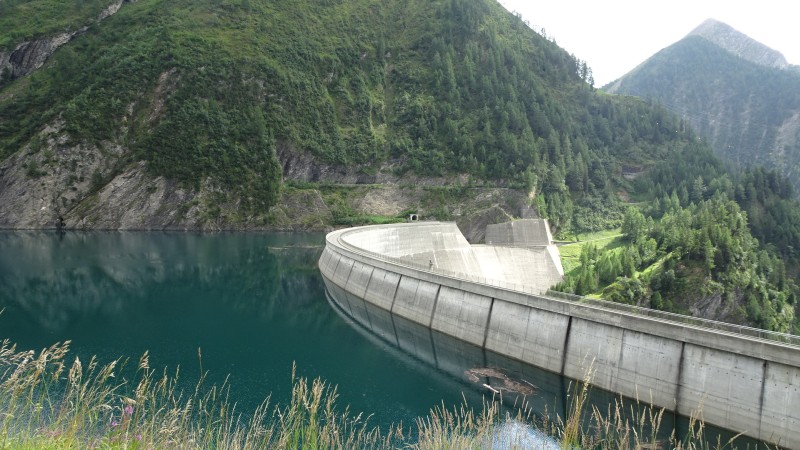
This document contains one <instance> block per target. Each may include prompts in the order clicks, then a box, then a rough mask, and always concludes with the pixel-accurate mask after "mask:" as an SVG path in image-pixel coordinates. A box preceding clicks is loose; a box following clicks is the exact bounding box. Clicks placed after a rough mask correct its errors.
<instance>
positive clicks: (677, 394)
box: [674, 342, 686, 414]
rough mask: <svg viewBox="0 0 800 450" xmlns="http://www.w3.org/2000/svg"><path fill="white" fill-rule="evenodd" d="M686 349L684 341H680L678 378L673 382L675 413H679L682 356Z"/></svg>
mask: <svg viewBox="0 0 800 450" xmlns="http://www.w3.org/2000/svg"><path fill="white" fill-rule="evenodd" d="M685 351H686V342H681V356H680V358H678V380H677V382H676V383H675V410H674V411H675V414H680V398H681V387H682V383H683V380H682V378H683V358H684V353H685Z"/></svg>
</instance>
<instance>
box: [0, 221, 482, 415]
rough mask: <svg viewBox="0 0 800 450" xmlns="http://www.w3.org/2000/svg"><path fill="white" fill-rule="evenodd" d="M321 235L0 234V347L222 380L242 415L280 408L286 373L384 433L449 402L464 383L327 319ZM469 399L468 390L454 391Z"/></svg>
mask: <svg viewBox="0 0 800 450" xmlns="http://www.w3.org/2000/svg"><path fill="white" fill-rule="evenodd" d="M323 242H324V235H323V234H274V233H273V234H256V233H231V234H189V233H153V232H149V233H145V232H91V233H78V232H67V233H65V234H63V235H60V236H59V235H58V234H56V233H55V232H0V287H1V288H0V309H3V308H4V309H5V311H4V312H3V314H2V315H0V339H3V338H8V339H11V340H12V341H13V342H16V343H17V344H18V347H19V348H20V349H28V348H32V349H40V348H43V347H45V346H49V345H51V344H53V343H55V342H59V341H65V340H71V341H72V346H71V347H72V349H73V353H75V354H77V355H79V356H81V357H86V356H90V355H97V356H99V357H100V358H101V359H102V360H104V361H110V360H112V359H115V358H117V357H130V358H131V359H132V360H138V358H139V356H141V355H142V353H144V352H145V351H146V350H149V352H150V355H151V357H150V365H151V366H152V367H163V366H166V367H169V368H171V369H174V368H175V367H177V366H180V368H181V373H182V374H183V375H182V378H183V379H184V380H185V381H186V382H187V383H188V384H193V383H194V382H195V381H196V380H197V376H198V375H199V373H200V368H199V366H200V363H199V361H198V349H201V351H202V367H203V370H205V371H209V372H210V377H211V379H212V380H213V381H216V382H221V381H222V380H223V379H224V378H225V376H227V375H228V374H230V381H231V384H232V386H233V394H234V398H235V399H236V401H237V402H238V403H239V404H240V406H243V407H253V406H254V405H257V404H258V403H259V402H260V401H261V400H263V399H264V398H266V397H267V396H268V395H270V394H272V400H273V403H274V402H280V403H284V402H286V401H287V400H288V399H289V396H290V392H291V371H292V364H296V366H297V371H298V373H299V374H300V375H302V376H306V377H309V378H315V377H322V378H323V379H324V380H326V381H328V382H329V383H331V384H335V385H338V387H339V392H340V394H341V397H340V403H341V406H344V405H346V404H349V405H350V406H351V410H353V411H363V412H367V413H373V414H374V417H373V420H372V423H374V424H379V425H385V424H388V423H392V422H399V421H403V422H404V423H409V422H410V421H411V420H412V419H413V418H414V417H416V416H419V415H422V414H426V413H427V412H428V411H429V410H430V408H432V407H434V406H436V405H441V404H442V402H444V403H445V404H446V405H456V404H460V403H462V401H463V399H462V390H463V388H464V386H463V385H462V384H461V383H460V381H459V380H457V379H454V378H450V377H447V376H442V375H441V374H440V373H438V372H437V371H436V370H435V369H434V368H430V367H426V366H425V365H424V364H421V363H420V362H418V361H416V360H414V358H405V359H404V358H398V357H397V355H396V354H393V353H392V352H390V351H387V348H386V347H387V345H386V344H382V343H380V342H378V341H374V340H370V339H368V338H366V337H365V336H364V335H363V334H362V333H360V332H359V331H358V330H357V329H355V328H354V327H353V326H352V325H350V324H348V323H347V322H346V321H345V320H343V319H342V317H340V315H338V314H337V313H336V312H335V311H334V309H333V308H332V307H331V304H330V303H329V302H328V301H327V300H326V297H325V286H324V284H323V282H322V279H321V276H320V274H319V270H318V269H317V265H316V263H317V260H318V259H319V256H320V253H321V251H322V245H323ZM466 395H467V397H469V398H470V399H471V400H473V401H480V395H481V394H480V392H478V391H474V390H473V391H469V392H467V393H466Z"/></svg>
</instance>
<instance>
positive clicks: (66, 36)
mask: <svg viewBox="0 0 800 450" xmlns="http://www.w3.org/2000/svg"><path fill="white" fill-rule="evenodd" d="M123 3H124V0H116V1H115V2H114V3H112V4H110V5H109V6H108V7H107V8H105V9H104V10H103V11H102V12H101V13H100V14H99V15H98V17H97V20H96V21H97V22H101V21H103V20H105V19H107V18H108V17H110V16H112V15H114V14H115V13H116V12H117V11H119V9H120V8H121V7H122V4H123ZM88 29H89V26H88V25H86V26H83V27H81V28H79V29H77V30H74V31H71V32H65V33H60V34H57V35H55V36H48V37H43V38H40V39H34V40H30V41H25V42H22V43H20V44H18V45H17V46H16V47H15V48H14V50H11V51H10V52H0V81H3V77H5V78H6V79H14V78H19V77H23V76H25V75H28V74H29V73H31V72H33V71H35V70H37V69H39V68H41V67H42V66H43V65H44V63H45V62H46V61H47V60H48V59H49V58H50V56H52V55H53V53H55V51H56V50H58V48H59V47H61V46H62V45H64V44H66V43H67V42H69V41H71V40H72V39H74V38H75V37H76V36H78V35H80V34H82V33H84V32H86V30H88Z"/></svg>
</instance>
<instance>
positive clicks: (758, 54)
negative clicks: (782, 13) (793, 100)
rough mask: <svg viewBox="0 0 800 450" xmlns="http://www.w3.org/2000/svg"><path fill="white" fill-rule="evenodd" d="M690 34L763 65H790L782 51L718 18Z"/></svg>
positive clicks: (703, 24) (777, 66)
mask: <svg viewBox="0 0 800 450" xmlns="http://www.w3.org/2000/svg"><path fill="white" fill-rule="evenodd" d="M689 36H701V37H703V38H705V39H708V40H709V41H711V42H713V43H714V44H716V45H718V46H719V47H722V48H724V49H725V50H727V51H729V52H731V53H733V54H734V55H736V56H738V57H740V58H743V59H746V60H748V61H750V62H754V63H756V64H760V65H762V66H767V67H775V68H778V69H786V68H788V67H789V63H788V62H787V61H786V58H785V57H784V56H783V54H782V53H781V52H779V51H777V50H773V49H771V48H769V47H767V46H766V45H764V44H762V43H760V42H758V41H756V40H755V39H752V38H750V37H748V36H747V35H746V34H744V33H742V32H740V31H737V30H736V29H734V28H733V27H731V26H729V25H727V24H725V23H722V22H720V21H718V20H714V19H708V20H706V21H705V22H703V23H702V24H700V26H698V27H697V28H695V29H694V30H692V32H691V33H689Z"/></svg>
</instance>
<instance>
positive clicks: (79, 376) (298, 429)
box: [0, 341, 731, 449]
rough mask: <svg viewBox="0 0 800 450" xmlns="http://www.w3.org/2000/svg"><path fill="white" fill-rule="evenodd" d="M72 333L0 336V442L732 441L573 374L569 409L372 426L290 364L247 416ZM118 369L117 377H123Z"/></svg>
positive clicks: (116, 445)
mask: <svg viewBox="0 0 800 450" xmlns="http://www.w3.org/2000/svg"><path fill="white" fill-rule="evenodd" d="M68 353H69V343H64V344H56V345H54V346H52V347H50V348H48V349H44V350H42V351H41V352H39V353H38V354H36V353H35V352H32V351H17V350H16V348H15V347H14V346H13V345H12V344H11V343H10V342H9V341H3V342H2V344H1V345H0V449H38V448H48V449H78V448H111V449H139V448H142V449H161V448H167V449H170V448H181V449H194V448H214V449H263V448H276V449H285V448H289V449H297V448H303V449H354V448H355V449H360V448H374V449H383V448H413V449H470V448H476V449H477V448H486V449H489V448H504V449H508V448H547V449H558V448H597V449H611V448H678V449H706V448H726V447H731V446H730V442H728V443H724V444H723V443H720V442H717V443H716V444H714V445H708V444H705V443H703V439H702V437H703V426H702V423H701V422H697V421H693V423H692V426H691V429H692V430H693V433H691V438H690V439H689V438H687V439H685V440H683V441H680V440H677V439H676V438H675V437H674V436H672V437H671V438H669V439H668V440H665V441H663V442H662V441H659V440H658V439H657V438H656V436H655V434H654V432H652V433H649V432H645V431H643V430H657V429H658V427H659V425H660V422H661V416H662V415H663V410H654V409H649V408H646V409H645V411H647V412H646V413H644V414H642V413H636V414H634V416H633V417H634V420H632V421H631V420H628V419H623V417H630V414H623V412H622V411H621V408H620V406H619V404H617V405H616V410H613V409H609V411H607V412H605V413H603V414H601V412H600V411H599V410H597V409H596V408H594V409H592V410H588V409H586V408H585V405H584V402H585V400H586V399H587V393H588V383H587V381H588V379H589V378H590V376H587V380H584V382H583V383H579V384H577V385H576V391H575V392H574V394H575V395H573V396H572V398H574V399H575V401H573V403H572V405H571V409H572V411H571V413H570V418H569V419H568V420H566V421H562V420H560V419H556V420H555V421H552V422H538V423H537V425H536V427H532V426H531V424H532V423H533V422H535V420H534V419H533V416H531V415H530V413H529V412H526V411H527V408H525V407H522V408H517V409H516V411H517V412H516V413H515V415H514V416H512V415H511V413H509V412H507V411H508V409H507V408H506V409H505V411H506V412H501V407H500V402H495V401H491V402H486V403H485V404H484V406H483V409H482V411H480V412H476V411H474V410H473V409H472V408H469V407H467V406H462V407H461V408H458V409H454V410H450V409H447V408H445V407H444V406H442V407H438V408H435V409H433V410H432V411H431V412H430V414H429V415H428V416H426V417H421V418H419V419H417V420H416V422H415V423H414V425H413V426H412V427H410V428H409V429H403V428H402V427H399V426H398V427H392V428H391V429H388V430H381V429H379V428H377V427H372V426H370V425H369V424H368V420H367V418H365V417H364V416H362V415H361V414H358V415H353V414H351V413H350V411H349V410H348V409H347V408H344V409H340V408H339V407H337V405H336V399H337V397H338V395H337V392H336V388H335V387H332V386H330V385H328V384H326V383H325V382H324V381H322V380H320V379H316V380H314V381H311V382H309V381H308V380H307V379H304V378H297V377H295V376H294V373H292V382H293V388H292V397H291V400H290V402H289V404H288V405H286V406H280V405H276V406H271V405H270V403H269V399H267V400H266V401H264V402H263V403H262V404H261V406H260V407H259V408H257V409H256V411H255V412H253V413H252V414H250V415H244V414H241V413H238V412H237V411H236V408H235V404H234V403H232V401H231V400H230V398H229V397H228V392H229V389H228V385H227V384H223V385H222V386H205V385H204V380H203V379H202V378H201V379H200V380H199V381H198V383H197V384H196V386H195V388H194V390H193V391H191V392H185V391H181V390H179V389H178V388H177V386H178V379H179V372H178V371H176V372H175V373H174V374H168V373H167V372H166V371H161V372H157V371H155V370H153V369H151V368H150V366H149V358H148V355H147V353H145V355H143V356H142V358H141V359H140V360H139V361H138V365H137V367H136V376H135V377H134V380H131V381H127V380H120V379H118V378H117V377H116V375H115V374H116V373H119V372H121V371H122V368H123V366H124V363H123V361H122V360H116V361H113V362H111V363H109V364H105V365H101V364H100V363H99V362H98V361H97V360H96V359H94V358H92V359H91V360H89V361H88V362H87V363H84V362H82V361H81V360H80V359H79V358H77V357H76V358H74V360H72V362H71V363H69V364H68V359H67V356H68ZM120 378H121V377H120Z"/></svg>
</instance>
